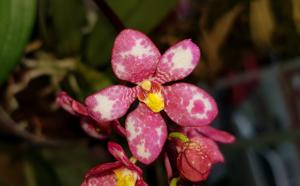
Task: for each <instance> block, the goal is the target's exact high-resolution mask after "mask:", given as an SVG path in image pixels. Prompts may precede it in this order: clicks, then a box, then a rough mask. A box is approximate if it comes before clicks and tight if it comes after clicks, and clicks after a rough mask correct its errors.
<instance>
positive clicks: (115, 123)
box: [112, 120, 126, 137]
mask: <svg viewBox="0 0 300 186" xmlns="http://www.w3.org/2000/svg"><path fill="white" fill-rule="evenodd" d="M112 127H113V128H114V130H115V131H116V132H117V133H118V134H119V135H121V136H123V137H126V130H125V128H124V127H123V126H122V125H121V124H120V122H119V121H118V120H114V121H112Z"/></svg>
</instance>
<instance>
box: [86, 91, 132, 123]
mask: <svg viewBox="0 0 300 186" xmlns="http://www.w3.org/2000/svg"><path fill="white" fill-rule="evenodd" d="M135 98H136V91H135V88H128V87H126V86H122V85H115V86H110V87H107V88H105V89H103V90H100V91H99V92H96V93H94V94H92V95H90V96H88V97H87V98H86V99H85V105H86V107H87V110H88V113H89V115H90V116H91V117H92V118H94V119H95V120H96V121H98V122H100V123H101V122H106V121H112V120H114V119H118V118H120V117H122V116H123V115H124V114H125V113H126V111H127V110H128V108H129V107H130V105H131V103H132V102H133V101H134V100H135Z"/></svg>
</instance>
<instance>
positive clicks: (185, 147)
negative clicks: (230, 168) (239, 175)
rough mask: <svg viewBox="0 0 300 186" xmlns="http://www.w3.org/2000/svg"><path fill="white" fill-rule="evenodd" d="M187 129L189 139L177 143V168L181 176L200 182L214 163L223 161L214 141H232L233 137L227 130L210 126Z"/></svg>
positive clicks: (205, 177) (206, 176) (204, 178)
mask: <svg viewBox="0 0 300 186" xmlns="http://www.w3.org/2000/svg"><path fill="white" fill-rule="evenodd" d="M188 130H189V131H188V133H189V134H188V136H189V140H188V141H187V142H184V143H178V146H177V150H178V156H177V162H176V163H177V168H178V171H179V174H180V176H181V177H182V178H184V179H186V180H189V181H191V182H200V181H203V180H206V179H207V178H208V175H209V173H210V171H211V169H212V166H213V165H214V164H216V163H223V162H224V157H223V154H222V153H221V152H220V150H219V148H218V146H217V144H216V143H215V141H218V142H222V143H233V142H234V140H235V138H234V136H232V135H231V134H229V133H227V132H224V131H220V130H217V129H214V128H212V127H210V126H204V127H195V128H189V129H188ZM195 132H196V133H195ZM200 133H201V134H200ZM214 140H215V141H214Z"/></svg>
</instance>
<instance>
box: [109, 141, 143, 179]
mask: <svg viewBox="0 0 300 186" xmlns="http://www.w3.org/2000/svg"><path fill="white" fill-rule="evenodd" d="M108 151H109V152H110V153H111V154H112V155H113V156H114V157H115V158H116V159H117V160H118V161H120V162H122V163H123V164H124V166H125V167H127V168H128V169H131V170H133V171H135V172H137V173H138V174H139V175H140V176H141V175H142V174H143V171H142V169H141V168H139V167H138V166H136V165H135V164H134V163H132V162H131V161H129V159H128V158H127V156H126V154H125V152H124V150H123V148H122V146H121V145H119V144H117V143H115V142H112V141H110V142H108Z"/></svg>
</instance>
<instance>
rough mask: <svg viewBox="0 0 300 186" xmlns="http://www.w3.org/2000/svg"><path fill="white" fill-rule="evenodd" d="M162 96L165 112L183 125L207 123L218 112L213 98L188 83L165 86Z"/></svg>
mask: <svg viewBox="0 0 300 186" xmlns="http://www.w3.org/2000/svg"><path fill="white" fill-rule="evenodd" d="M164 97H165V100H166V104H165V111H166V113H167V114H168V116H169V117H170V118H171V119H172V120H173V121H174V122H176V123H177V124H178V125H181V126H184V127H186V126H201V125H207V124H209V123H210V122H211V121H213V119H214V118H215V117H216V116H217V114H218V108H217V104H216V102H215V100H214V99H213V98H212V97H211V96H210V95H209V94H208V93H206V92H205V91H204V90H202V89H200V88H198V87H196V86H194V85H191V84H188V83H176V84H174V85H171V86H167V87H165V89H164Z"/></svg>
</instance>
